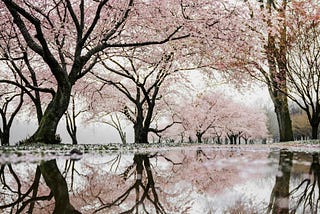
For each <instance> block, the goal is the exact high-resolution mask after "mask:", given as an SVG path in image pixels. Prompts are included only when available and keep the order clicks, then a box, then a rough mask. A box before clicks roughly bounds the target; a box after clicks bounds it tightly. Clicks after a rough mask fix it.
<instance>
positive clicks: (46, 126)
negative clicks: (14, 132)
mask: <svg viewBox="0 0 320 214" xmlns="http://www.w3.org/2000/svg"><path fill="white" fill-rule="evenodd" d="M71 88H72V86H71V84H70V83H69V82H68V83H67V82H65V83H64V84H63V85H62V84H60V85H58V90H57V93H56V94H55V96H54V98H53V100H52V101H51V102H50V103H49V105H48V107H47V109H46V110H45V112H44V114H43V117H42V118H41V121H40V124H39V127H38V129H37V131H36V132H35V133H34V134H33V136H31V137H30V139H29V140H28V141H27V142H34V143H38V142H41V143H46V144H57V143H60V139H57V138H56V130H57V126H58V124H59V121H60V119H61V118H62V117H63V115H64V113H65V112H66V110H67V109H68V105H69V101H70V96H71Z"/></svg>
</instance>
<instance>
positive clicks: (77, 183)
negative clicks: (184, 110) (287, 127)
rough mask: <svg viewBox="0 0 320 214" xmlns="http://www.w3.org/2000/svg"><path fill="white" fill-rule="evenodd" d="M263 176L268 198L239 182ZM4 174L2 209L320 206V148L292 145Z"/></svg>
mask: <svg viewBox="0 0 320 214" xmlns="http://www.w3.org/2000/svg"><path fill="white" fill-rule="evenodd" d="M268 157H269V158H268ZM272 157H276V159H273V158H272ZM59 169H61V171H60V170H59ZM61 172H62V173H61ZM297 174H302V176H294V175H297ZM261 180H266V182H265V183H267V185H266V186H262V185H260V186H259V185H257V186H258V188H255V189H253V190H252V191H254V192H256V194H260V193H261V192H268V190H272V191H271V192H270V195H269V196H266V197H265V198H258V197H254V195H251V198H250V197H247V196H248V195H250V193H249V194H248V191H250V190H249V189H248V188H238V187H240V186H243V187H248V185H249V184H253V183H255V182H261ZM0 182H1V187H2V188H1V189H0V213H317V212H318V209H319V200H320V199H319V191H320V189H319V182H320V165H319V154H318V153H314V154H309V153H302V152H299V153H293V152H290V151H288V150H281V151H280V152H278V153H276V154H274V153H272V154H271V155H269V153H268V151H249V150H247V151H246V150H243V149H240V148H228V149H212V148H211V149H210V148H205V149H195V148H193V149H190V148H189V149H181V150H175V151H167V152H153V153H148V154H103V155H97V154H93V155H85V156H84V157H83V158H82V159H81V160H79V161H77V162H75V161H73V160H63V159H54V160H50V161H42V162H41V163H39V164H34V163H19V164H10V163H4V164H2V165H1V167H0ZM236 187H237V188H236ZM262 187H264V189H261V188H262ZM244 196H246V197H244Z"/></svg>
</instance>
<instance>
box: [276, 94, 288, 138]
mask: <svg viewBox="0 0 320 214" xmlns="http://www.w3.org/2000/svg"><path fill="white" fill-rule="evenodd" d="M274 106H275V113H276V115H277V120H278V125H279V135H280V142H286V141H293V132H292V122H291V118H290V112H289V107H288V100H287V97H286V95H284V94H281V93H279V94H278V98H277V100H276V101H274Z"/></svg>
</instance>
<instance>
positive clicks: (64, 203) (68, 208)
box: [40, 160, 80, 214]
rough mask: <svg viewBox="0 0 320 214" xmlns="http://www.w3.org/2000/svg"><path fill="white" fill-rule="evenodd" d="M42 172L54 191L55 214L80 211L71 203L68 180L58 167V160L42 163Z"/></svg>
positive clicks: (74, 213)
mask: <svg viewBox="0 0 320 214" xmlns="http://www.w3.org/2000/svg"><path fill="white" fill-rule="evenodd" d="M40 170H41V174H42V175H43V178H44V180H45V182H46V184H47V185H48V187H49V188H50V190H51V191H52V193H53V197H54V200H55V207H54V211H53V213H54V214H67V213H68V214H69V213H70V214H76V213H80V212H79V211H77V210H75V208H74V207H73V206H72V205H71V204H70V199H69V192H68V187H67V183H66V180H65V179H64V177H63V176H62V174H61V172H60V171H59V169H58V167H57V163H56V160H50V161H45V162H42V163H41V164H40Z"/></svg>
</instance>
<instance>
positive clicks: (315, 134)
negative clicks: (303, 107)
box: [312, 123, 319, 139]
mask: <svg viewBox="0 0 320 214" xmlns="http://www.w3.org/2000/svg"><path fill="white" fill-rule="evenodd" d="M318 127H319V123H318V124H312V139H318Z"/></svg>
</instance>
